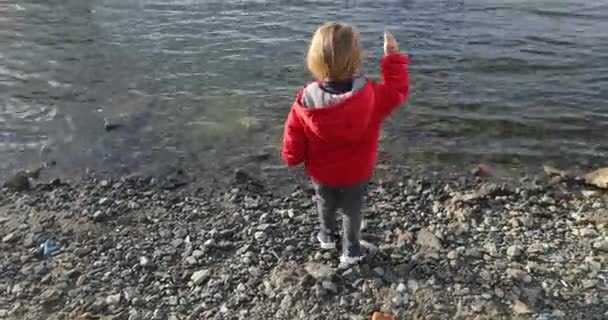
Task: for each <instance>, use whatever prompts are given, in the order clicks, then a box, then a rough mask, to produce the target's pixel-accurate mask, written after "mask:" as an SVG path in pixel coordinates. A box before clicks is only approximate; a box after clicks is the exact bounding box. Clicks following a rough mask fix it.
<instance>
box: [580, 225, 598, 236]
mask: <svg viewBox="0 0 608 320" xmlns="http://www.w3.org/2000/svg"><path fill="white" fill-rule="evenodd" d="M579 234H580V236H581V237H585V238H593V237H595V236H597V232H596V231H595V229H593V228H592V227H589V228H585V229H581V230H580V232H579Z"/></svg>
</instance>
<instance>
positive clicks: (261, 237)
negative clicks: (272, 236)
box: [253, 231, 268, 241]
mask: <svg viewBox="0 0 608 320" xmlns="http://www.w3.org/2000/svg"><path fill="white" fill-rule="evenodd" d="M253 237H254V238H255V239H256V240H258V241H264V240H266V239H268V235H267V234H266V232H264V231H258V232H256V233H255V234H254V235H253Z"/></svg>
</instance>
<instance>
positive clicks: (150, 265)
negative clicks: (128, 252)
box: [139, 257, 154, 269]
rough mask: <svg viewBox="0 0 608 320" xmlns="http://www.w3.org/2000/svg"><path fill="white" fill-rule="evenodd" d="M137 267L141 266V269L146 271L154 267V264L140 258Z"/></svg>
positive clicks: (148, 259)
mask: <svg viewBox="0 0 608 320" xmlns="http://www.w3.org/2000/svg"><path fill="white" fill-rule="evenodd" d="M139 265H140V266H142V267H143V268H146V269H149V268H153V267H154V263H153V262H152V260H150V258H148V257H140V258H139Z"/></svg>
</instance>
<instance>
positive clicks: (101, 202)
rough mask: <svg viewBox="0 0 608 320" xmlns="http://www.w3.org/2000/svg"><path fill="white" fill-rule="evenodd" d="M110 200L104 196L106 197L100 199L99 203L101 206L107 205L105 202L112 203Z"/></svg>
mask: <svg viewBox="0 0 608 320" xmlns="http://www.w3.org/2000/svg"><path fill="white" fill-rule="evenodd" d="M110 202H111V201H110V199H109V198H105V197H104V198H101V199H99V202H97V203H98V204H99V205H100V206H103V205H105V204H110Z"/></svg>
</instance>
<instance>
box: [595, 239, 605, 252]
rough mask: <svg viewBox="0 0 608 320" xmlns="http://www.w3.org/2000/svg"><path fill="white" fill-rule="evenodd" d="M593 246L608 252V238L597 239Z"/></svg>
mask: <svg viewBox="0 0 608 320" xmlns="http://www.w3.org/2000/svg"><path fill="white" fill-rule="evenodd" d="M593 248H595V249H597V250H599V251H603V252H608V240H602V241H597V242H596V243H594V244H593Z"/></svg>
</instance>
